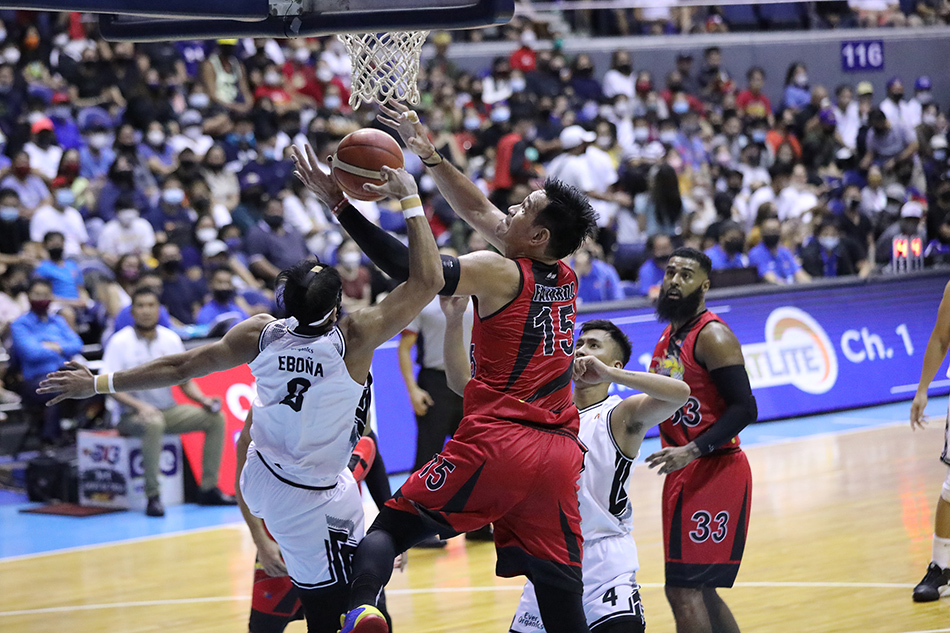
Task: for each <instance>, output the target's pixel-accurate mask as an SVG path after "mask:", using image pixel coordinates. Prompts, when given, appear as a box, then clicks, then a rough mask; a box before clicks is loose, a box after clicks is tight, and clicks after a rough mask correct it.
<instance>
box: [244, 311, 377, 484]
mask: <svg viewBox="0 0 950 633" xmlns="http://www.w3.org/2000/svg"><path fill="white" fill-rule="evenodd" d="M296 326H297V320H296V319H293V318H288V319H281V320H277V321H272V322H270V323H268V324H267V325H266V326H264V330H263V331H262V332H261V338H260V350H261V351H260V354H259V355H258V356H257V358H255V359H254V361H253V362H251V363H250V364H249V367H250V368H251V373H252V374H254V379H255V380H256V381H257V399H256V400H255V402H254V423H253V424H252V425H251V439H252V440H253V444H252V445H251V446H252V447H253V448H254V449H256V450H257V451H258V452H259V453H260V454H261V455H262V457H263V460H264V464H265V465H266V466H268V467H270V468H272V469H273V471H274V473H275V474H277V475H278V476H280V477H283V478H286V479H287V480H288V481H290V482H292V483H297V484H302V485H304V486H313V487H326V486H332V485H334V484H335V483H336V478H337V475H339V474H340V472H341V471H343V469H345V468H346V466H347V463H348V462H349V459H350V452H351V451H352V450H353V447H354V446H355V445H356V441H357V440H358V439H359V432H358V430H357V424H356V411H357V407H358V406H359V404H360V399H361V398H362V397H363V385H361V384H358V383H357V382H356V381H354V380H353V378H351V377H350V374H349V372H348V371H347V369H346V364H345V363H344V362H343V355H344V354H345V353H346V342H345V341H344V340H343V333H342V332H340V329H339V328H337V327H334V328H333V329H332V330H330V331H329V332H327V333H326V334H324V335H323V336H304V335H302V334H298V333H296V332H294V328H295V327H296Z"/></svg>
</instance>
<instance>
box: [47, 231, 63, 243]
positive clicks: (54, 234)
mask: <svg viewBox="0 0 950 633" xmlns="http://www.w3.org/2000/svg"><path fill="white" fill-rule="evenodd" d="M54 237H58V238H60V239H62V240H65V239H66V236H65V235H63V234H62V233H60V232H59V231H48V232H47V233H46V235H44V236H43V243H44V244H45V243H46V242H48V241H50V240H51V239H53V238H54Z"/></svg>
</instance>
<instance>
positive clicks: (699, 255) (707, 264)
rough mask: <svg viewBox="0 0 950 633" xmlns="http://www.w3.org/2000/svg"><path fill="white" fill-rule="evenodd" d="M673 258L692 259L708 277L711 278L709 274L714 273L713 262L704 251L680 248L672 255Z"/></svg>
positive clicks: (686, 247)
mask: <svg viewBox="0 0 950 633" xmlns="http://www.w3.org/2000/svg"><path fill="white" fill-rule="evenodd" d="M673 257H682V258H684V259H691V260H693V261H694V262H696V263H697V264H699V267H700V268H702V269H703V272H704V273H706V276H707V277H708V276H709V273H711V272H712V261H711V260H710V259H709V256H708V255H706V253H704V252H702V251H697V250H696V249H695V248H689V247H688V246H681V247H680V248H678V249H676V250H675V251H673V254H672V255H670V258H671V259H672V258H673Z"/></svg>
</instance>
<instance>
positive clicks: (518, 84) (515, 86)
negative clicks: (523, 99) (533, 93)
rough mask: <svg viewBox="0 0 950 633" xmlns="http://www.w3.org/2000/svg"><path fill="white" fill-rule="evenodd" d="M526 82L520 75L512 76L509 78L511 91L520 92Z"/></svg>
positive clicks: (525, 85)
mask: <svg viewBox="0 0 950 633" xmlns="http://www.w3.org/2000/svg"><path fill="white" fill-rule="evenodd" d="M527 86H528V84H527V83H526V82H525V80H524V79H523V78H522V77H513V78H512V79H511V90H512V92H521V91H522V90H524V89H525V88H526V87H527Z"/></svg>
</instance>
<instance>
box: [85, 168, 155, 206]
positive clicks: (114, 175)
mask: <svg viewBox="0 0 950 633" xmlns="http://www.w3.org/2000/svg"><path fill="white" fill-rule="evenodd" d="M123 194H126V195H128V196H131V199H132V204H131V205H130V206H131V207H133V208H135V209H147V208H148V206H149V204H148V198H146V196H145V193H144V192H143V191H142V190H141V189H139V188H138V187H136V186H135V174H134V172H133V170H132V165H131V164H130V162H129V159H128V158H127V157H125V156H117V157H116V159H115V161H114V162H113V163H112V165H111V166H110V167H109V174H108V179H107V180H106V182H105V184H103V186H102V189H100V190H99V196H98V198H97V199H96V209H95V213H93V214H92V215H94V216H96V217H98V218H100V219H101V220H102V221H103V222H108V221H110V220H112V219H114V218H115V214H116V209H117V208H118V207H117V206H116V205H117V201H118V199H119V197H120V196H122V195H123Z"/></svg>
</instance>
